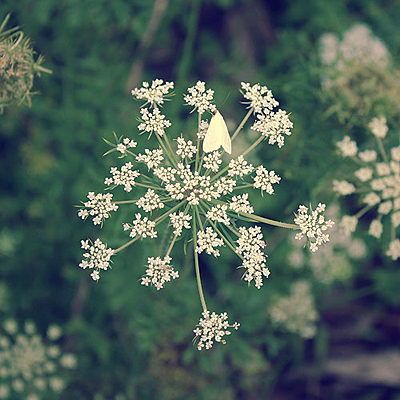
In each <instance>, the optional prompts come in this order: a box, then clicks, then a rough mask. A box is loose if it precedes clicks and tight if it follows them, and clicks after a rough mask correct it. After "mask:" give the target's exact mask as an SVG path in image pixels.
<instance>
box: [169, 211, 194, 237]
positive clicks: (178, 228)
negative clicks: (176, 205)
mask: <svg viewBox="0 0 400 400" xmlns="http://www.w3.org/2000/svg"><path fill="white" fill-rule="evenodd" d="M169 219H170V221H171V225H172V226H173V227H174V232H173V233H174V235H176V236H181V234H182V229H183V228H185V229H190V220H191V219H192V216H191V215H187V214H186V215H185V213H184V212H183V211H180V212H179V213H178V214H177V213H171V214H169Z"/></svg>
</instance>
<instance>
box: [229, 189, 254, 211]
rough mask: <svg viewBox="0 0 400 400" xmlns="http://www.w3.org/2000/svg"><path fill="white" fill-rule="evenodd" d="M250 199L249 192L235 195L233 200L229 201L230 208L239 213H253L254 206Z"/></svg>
mask: <svg viewBox="0 0 400 400" xmlns="http://www.w3.org/2000/svg"><path fill="white" fill-rule="evenodd" d="M248 199H249V194H248V193H243V194H241V195H238V196H233V197H232V201H231V202H230V203H229V209H230V210H232V211H234V212H237V213H245V214H253V213H254V208H253V207H252V205H251V204H250V202H249V200H248Z"/></svg>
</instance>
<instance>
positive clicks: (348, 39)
mask: <svg viewBox="0 0 400 400" xmlns="http://www.w3.org/2000/svg"><path fill="white" fill-rule="evenodd" d="M320 43H321V51H320V55H321V61H322V62H323V63H324V64H327V65H331V66H335V68H336V69H338V70H340V69H343V68H345V66H346V64H348V63H351V64H353V63H359V64H377V65H379V66H381V67H384V66H386V65H387V64H388V63H389V61H390V55H389V52H388V50H387V48H386V46H385V44H384V43H383V42H382V41H381V40H380V39H378V38H377V37H376V36H374V35H373V34H372V32H371V30H370V29H369V28H368V27H367V26H366V25H363V24H356V25H354V26H353V27H352V28H351V29H349V30H348V31H346V32H345V33H344V35H343V39H342V41H340V40H339V38H338V37H337V36H336V35H335V34H333V33H326V34H324V35H323V36H322V37H321V39H320Z"/></svg>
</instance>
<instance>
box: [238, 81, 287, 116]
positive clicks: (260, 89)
mask: <svg viewBox="0 0 400 400" xmlns="http://www.w3.org/2000/svg"><path fill="white" fill-rule="evenodd" d="M241 86H242V90H243V91H244V92H243V97H244V98H245V99H246V100H248V101H247V102H245V103H246V104H249V108H251V109H253V110H254V112H255V113H261V112H263V111H264V110H272V109H274V108H275V107H277V106H278V105H279V103H278V102H277V101H276V100H275V99H274V96H273V95H272V92H271V90H269V89H268V88H267V87H266V86H261V85H259V84H258V83H257V84H255V85H253V86H251V85H250V83H245V82H242V83H241Z"/></svg>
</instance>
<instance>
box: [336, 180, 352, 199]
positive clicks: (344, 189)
mask: <svg viewBox="0 0 400 400" xmlns="http://www.w3.org/2000/svg"><path fill="white" fill-rule="evenodd" d="M333 190H334V191H335V192H337V193H339V194H341V195H342V196H345V195H348V194H351V193H354V192H355V191H356V187H355V186H354V185H353V184H352V183H349V182H347V181H338V180H337V179H335V180H334V181H333Z"/></svg>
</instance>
